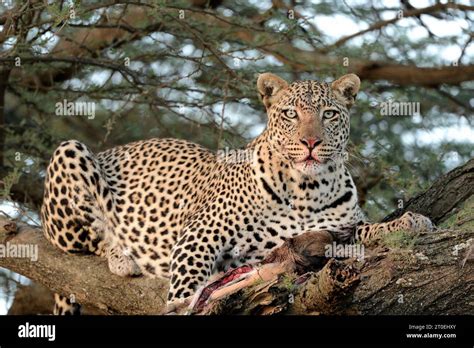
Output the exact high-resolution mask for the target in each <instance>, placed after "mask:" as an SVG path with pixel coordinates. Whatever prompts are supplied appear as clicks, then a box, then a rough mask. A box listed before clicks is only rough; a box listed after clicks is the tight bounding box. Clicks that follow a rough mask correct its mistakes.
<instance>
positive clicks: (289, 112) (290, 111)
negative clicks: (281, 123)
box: [283, 109, 298, 119]
mask: <svg viewBox="0 0 474 348" xmlns="http://www.w3.org/2000/svg"><path fill="white" fill-rule="evenodd" d="M283 113H284V114H285V116H286V117H287V118H290V119H293V118H296V116H298V114H297V113H296V111H295V110H294V109H286V110H283Z"/></svg>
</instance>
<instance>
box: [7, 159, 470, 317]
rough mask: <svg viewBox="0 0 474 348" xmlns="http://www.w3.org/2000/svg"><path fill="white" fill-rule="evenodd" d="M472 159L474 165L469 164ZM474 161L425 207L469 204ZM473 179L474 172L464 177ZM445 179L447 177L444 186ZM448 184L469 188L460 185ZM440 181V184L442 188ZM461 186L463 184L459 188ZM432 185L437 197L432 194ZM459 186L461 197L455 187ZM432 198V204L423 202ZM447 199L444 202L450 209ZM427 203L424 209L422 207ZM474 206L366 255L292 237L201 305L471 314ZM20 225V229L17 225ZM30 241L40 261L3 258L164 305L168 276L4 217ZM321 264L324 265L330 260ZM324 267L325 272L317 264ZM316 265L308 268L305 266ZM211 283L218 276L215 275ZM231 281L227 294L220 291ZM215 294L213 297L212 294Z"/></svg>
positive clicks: (149, 306) (39, 273) (144, 308)
mask: <svg viewBox="0 0 474 348" xmlns="http://www.w3.org/2000/svg"><path fill="white" fill-rule="evenodd" d="M468 168H471V169H468ZM469 178H472V160H471V161H470V162H468V163H467V164H466V165H464V166H462V167H459V168H457V169H455V170H453V171H452V172H450V173H448V174H447V175H446V176H444V177H443V178H441V179H440V180H438V181H436V182H435V183H434V184H433V186H432V187H431V188H430V189H428V190H427V191H426V192H425V193H424V194H422V195H420V196H422V197H425V199H423V200H421V199H420V200H419V204H418V205H417V207H418V208H420V209H424V210H421V212H425V211H429V207H430V205H432V206H433V209H434V210H433V211H434V212H436V214H437V215H435V216H439V217H440V218H441V217H443V218H444V217H446V216H447V215H449V214H450V213H452V211H453V206H452V205H451V204H448V203H445V204H442V205H438V204H437V200H444V201H446V202H454V201H456V202H457V204H458V205H459V204H460V203H461V201H462V200H463V199H467V200H466V204H467V203H468V202H469V204H470V208H469V209H471V210H469V211H471V212H472V209H473V206H474V202H472V198H469V197H472V193H471V195H470V196H469V197H466V195H465V192H466V191H468V192H470V191H469V190H472V180H471V181H469V180H468V179H469ZM466 180H468V181H466ZM443 183H444V185H443ZM449 187H457V188H459V187H464V190H461V191H453V190H452V189H449ZM440 188H442V189H440ZM456 192H457V193H456ZM430 194H431V195H434V196H435V197H436V200H433V199H431V198H430ZM456 194H457V195H459V197H458V198H456V199H454V198H453V197H452V195H454V196H455V195H456ZM461 197H464V198H461ZM424 205H426V206H424ZM443 207H444V208H443ZM417 211H418V212H420V210H417ZM469 219H472V213H469V212H468V213H467V218H465V219H462V220H459V221H457V223H456V224H454V229H453V227H450V229H441V230H438V231H436V232H432V233H425V234H421V235H419V236H414V235H402V236H401V237H399V238H398V240H397V239H396V240H395V241H394V240H391V241H390V240H385V241H380V242H379V243H378V244H377V245H373V246H371V247H370V248H366V250H365V258H363V259H362V260H356V259H346V260H338V261H335V260H332V261H330V262H328V263H327V264H325V262H326V261H327V258H326V254H325V246H326V245H328V244H330V243H331V240H332V239H331V237H330V236H328V235H327V234H324V232H310V233H307V234H304V235H301V236H298V237H296V238H293V239H290V240H288V241H287V242H286V243H285V244H284V245H283V246H282V247H280V248H279V249H277V250H275V251H273V252H272V253H271V254H270V255H269V256H268V257H267V259H266V260H265V262H266V263H265V264H264V265H263V266H258V265H252V266H251V267H252V270H254V271H256V272H254V273H253V275H255V273H258V272H260V271H265V272H267V273H266V274H267V275H266V276H262V277H255V278H253V279H251V278H250V277H249V278H248V279H250V281H248V282H247V283H246V284H245V286H244V287H239V286H237V287H235V284H238V283H235V282H234V283H232V282H230V283H228V284H231V285H233V286H234V287H233V288H229V287H221V288H217V289H220V291H221V292H220V293H217V294H220V295H219V296H216V293H214V294H213V293H211V294H210V295H211V296H214V298H213V300H212V301H210V302H209V301H204V302H203V303H201V305H200V306H198V307H196V308H195V309H196V310H195V312H197V313H200V314H273V313H279V312H283V313H289V314H303V313H304V314H353V313H359V314H472V311H473V309H474V291H473V290H474V289H473V286H474V263H473V260H474V257H473V253H474V247H473V245H474V229H473V228H472V224H469V222H470V220H469ZM17 227H18V228H17ZM7 243H10V244H13V245H15V244H23V245H24V244H30V245H37V246H38V249H39V257H38V260H37V261H35V262H33V261H31V260H29V259H26V258H12V257H6V258H5V257H3V258H2V257H0V266H1V267H5V268H8V269H10V270H12V271H15V272H17V273H20V274H22V275H24V276H26V277H29V278H30V279H32V280H34V281H36V282H39V283H41V284H44V285H45V286H47V287H48V288H50V289H51V290H52V291H55V292H58V293H61V294H65V295H71V294H74V296H75V298H76V300H77V301H78V302H79V303H82V304H86V305H93V306H95V307H98V308H100V309H102V310H103V311H105V312H107V313H110V314H115V313H121V314H159V313H164V312H165V298H166V293H167V281H166V280H164V279H146V278H120V277H118V276H116V275H113V274H111V273H110V272H109V270H108V267H107V264H106V261H105V260H104V259H101V258H99V257H96V256H76V255H68V254H65V253H62V252H61V251H59V250H57V249H56V248H55V247H53V246H52V245H50V244H49V243H48V242H47V241H46V240H45V238H44V237H43V235H42V234H41V232H40V231H39V229H37V228H32V227H29V226H25V225H22V224H15V223H13V222H12V221H10V220H7V219H5V218H0V245H6V244H7ZM323 266H324V267H323ZM321 267H323V268H322V271H320V272H318V269H320V268H321ZM308 271H309V273H305V272H308ZM211 285H212V284H211ZM229 289H230V290H231V291H228V292H227V293H226V292H225V291H222V290H229ZM209 298H211V297H209Z"/></svg>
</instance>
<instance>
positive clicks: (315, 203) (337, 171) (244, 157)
mask: <svg viewBox="0 0 474 348" xmlns="http://www.w3.org/2000/svg"><path fill="white" fill-rule="evenodd" d="M360 85H361V81H360V78H359V77H358V76H357V75H355V74H346V75H344V76H342V77H340V78H338V79H336V80H334V81H332V82H325V81H317V80H302V81H295V82H292V83H288V82H287V81H285V80H284V79H283V78H281V77H279V76H277V75H275V74H272V73H262V74H260V75H259V76H258V78H257V91H258V94H259V96H260V98H261V101H262V103H263V106H264V107H265V110H266V114H267V124H266V127H265V128H264V130H263V131H262V132H261V134H260V135H258V136H257V137H255V138H254V139H253V140H251V141H250V142H249V143H248V144H247V145H246V146H245V147H244V148H242V149H237V150H235V151H233V152H230V153H223V152H222V151H217V152H216V151H212V150H209V149H207V148H205V147H203V146H201V145H198V144H196V143H193V142H190V141H187V140H182V139H172V138H152V139H148V140H141V141H136V142H132V143H129V144H125V145H120V146H116V147H113V148H111V149H108V150H105V151H102V152H98V153H94V152H92V150H91V149H89V147H87V146H86V145H85V144H83V143H81V142H80V141H77V140H67V141H64V142H62V143H61V144H60V145H59V147H58V148H57V149H56V150H55V151H54V154H53V156H52V158H51V160H50V163H49V165H48V168H47V170H46V175H45V186H44V188H45V190H44V200H43V205H42V208H41V220H42V225H43V230H44V235H45V237H46V238H47V239H48V240H49V241H50V242H51V243H52V244H54V245H55V246H57V247H58V248H59V249H61V250H62V251H65V252H67V253H76V254H77V253H92V254H96V255H99V256H101V257H105V258H106V259H107V262H108V266H109V269H110V271H111V272H112V273H114V274H117V275H120V276H124V277H125V276H139V275H142V276H147V277H163V278H167V279H169V291H168V297H167V299H168V303H175V302H176V301H182V300H183V299H187V298H190V297H192V296H193V294H196V292H197V290H198V289H199V288H202V286H204V284H206V281H207V280H208V279H209V278H210V277H211V276H212V275H214V274H216V273H218V272H222V271H225V270H229V269H232V268H235V267H239V266H240V265H244V264H248V263H255V262H257V263H258V262H261V261H262V260H263V259H264V258H265V256H266V255H268V253H269V252H271V251H272V250H274V249H275V248H277V247H279V246H280V245H282V243H284V241H285V240H288V239H289V238H292V237H294V236H297V235H300V234H302V233H306V232H308V231H328V232H330V233H331V235H332V236H333V237H334V238H335V239H336V240H337V241H339V242H340V243H361V244H365V243H369V242H370V241H373V240H378V239H381V238H382V237H383V236H385V235H387V234H389V233H392V232H394V231H401V230H403V231H409V232H410V233H411V232H413V233H416V232H417V231H422V230H432V229H433V228H434V225H433V224H432V222H431V221H430V219H429V218H428V217H425V216H423V215H421V214H417V213H413V212H406V213H405V214H404V215H403V216H401V217H399V218H397V219H395V220H393V221H389V222H383V223H371V222H369V221H367V219H366V217H365V214H364V213H363V211H362V209H361V208H360V206H359V204H358V196H357V189H356V186H355V184H354V180H353V178H352V176H351V174H350V172H349V170H348V168H347V164H346V162H347V144H348V141H349V131H350V110H351V108H352V106H353V105H354V104H355V100H356V96H357V93H358V92H359V89H360ZM62 302H63V304H64V301H62ZM75 305H76V304H75ZM74 311H75V312H77V308H76V309H75V310H74ZM57 312H68V313H69V312H71V311H70V310H69V311H68V310H67V309H62V310H60V309H57Z"/></svg>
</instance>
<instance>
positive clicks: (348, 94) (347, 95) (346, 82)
mask: <svg viewBox="0 0 474 348" xmlns="http://www.w3.org/2000/svg"><path fill="white" fill-rule="evenodd" d="M331 88H332V90H333V92H334V94H335V95H336V98H338V99H339V100H341V101H342V102H343V103H344V104H346V106H347V108H350V107H351V106H352V105H354V102H355V99H356V96H357V93H358V92H359V88H360V79H359V76H357V75H355V74H347V75H344V76H342V77H341V78H339V79H337V80H336V81H334V82H333V83H331Z"/></svg>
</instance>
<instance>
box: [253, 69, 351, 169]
mask: <svg viewBox="0 0 474 348" xmlns="http://www.w3.org/2000/svg"><path fill="white" fill-rule="evenodd" d="M359 87H360V79H359V77H357V75H354V74H348V75H344V76H342V77H341V78H339V79H338V80H336V81H334V82H332V83H326V82H318V81H296V82H293V83H292V84H288V83H287V82H286V81H285V80H283V79H281V78H280V77H278V76H276V75H273V74H270V73H265V74H261V75H260V76H259V78H258V81H257V88H258V91H259V93H260V96H261V97H262V100H263V104H264V105H265V107H266V108H267V114H268V124H267V129H266V131H265V134H266V141H267V142H268V143H269V145H270V149H271V151H274V152H275V153H277V154H278V155H280V157H281V158H283V159H284V160H286V161H288V162H289V164H290V166H291V167H292V168H295V169H297V170H298V171H300V172H301V173H302V174H304V175H314V174H317V173H318V172H319V171H320V170H321V169H322V168H323V167H324V166H325V165H326V164H328V163H330V162H335V161H340V160H342V158H343V156H344V150H345V147H346V144H347V141H348V139H349V125H350V122H349V109H350V108H351V106H352V105H353V104H354V102H355V97H356V95H357V92H358V91H359Z"/></svg>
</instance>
